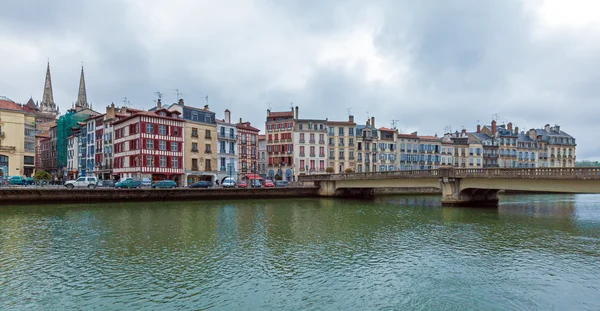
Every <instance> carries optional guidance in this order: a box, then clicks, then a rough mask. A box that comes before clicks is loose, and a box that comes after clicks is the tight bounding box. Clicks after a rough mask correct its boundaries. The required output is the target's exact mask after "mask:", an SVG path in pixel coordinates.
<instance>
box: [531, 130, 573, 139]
mask: <svg viewBox="0 0 600 311" xmlns="http://www.w3.org/2000/svg"><path fill="white" fill-rule="evenodd" d="M535 133H536V134H537V135H542V136H545V135H548V136H560V137H568V138H572V136H571V135H569V134H567V133H565V132H563V131H560V132H557V131H555V130H554V129H553V128H550V132H546V130H545V129H535Z"/></svg>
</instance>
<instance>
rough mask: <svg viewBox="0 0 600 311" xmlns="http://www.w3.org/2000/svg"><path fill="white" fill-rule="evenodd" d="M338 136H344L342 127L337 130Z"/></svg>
mask: <svg viewBox="0 0 600 311" xmlns="http://www.w3.org/2000/svg"><path fill="white" fill-rule="evenodd" d="M338 134H339V135H340V136H344V128H343V127H339V128H338Z"/></svg>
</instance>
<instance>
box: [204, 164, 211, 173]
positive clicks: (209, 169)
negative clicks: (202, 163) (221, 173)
mask: <svg viewBox="0 0 600 311" xmlns="http://www.w3.org/2000/svg"><path fill="white" fill-rule="evenodd" d="M204 171H205V172H210V171H212V167H211V166H210V165H209V166H207V167H205V168H204Z"/></svg>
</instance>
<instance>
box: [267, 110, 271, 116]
mask: <svg viewBox="0 0 600 311" xmlns="http://www.w3.org/2000/svg"><path fill="white" fill-rule="evenodd" d="M270 115H271V109H267V117H268V116H270Z"/></svg>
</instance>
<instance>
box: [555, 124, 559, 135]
mask: <svg viewBox="0 0 600 311" xmlns="http://www.w3.org/2000/svg"><path fill="white" fill-rule="evenodd" d="M554 130H555V131H556V132H557V133H560V125H558V124H554Z"/></svg>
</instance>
